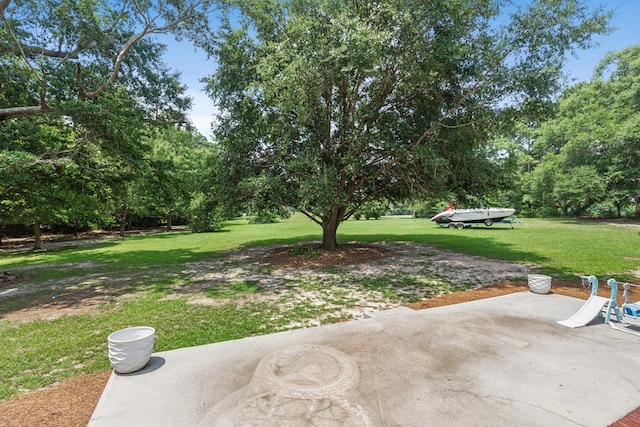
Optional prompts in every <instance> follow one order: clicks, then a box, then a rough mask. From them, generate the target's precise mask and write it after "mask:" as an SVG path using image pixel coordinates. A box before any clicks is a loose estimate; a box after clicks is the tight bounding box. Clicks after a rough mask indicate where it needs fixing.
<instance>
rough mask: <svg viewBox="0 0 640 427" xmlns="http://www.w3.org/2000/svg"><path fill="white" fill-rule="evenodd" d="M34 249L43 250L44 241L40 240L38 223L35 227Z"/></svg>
mask: <svg viewBox="0 0 640 427" xmlns="http://www.w3.org/2000/svg"><path fill="white" fill-rule="evenodd" d="M33 249H34V250H38V249H42V240H41V238H40V223H39V222H36V223H35V224H34V225H33Z"/></svg>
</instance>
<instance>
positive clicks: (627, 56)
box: [531, 45, 640, 218]
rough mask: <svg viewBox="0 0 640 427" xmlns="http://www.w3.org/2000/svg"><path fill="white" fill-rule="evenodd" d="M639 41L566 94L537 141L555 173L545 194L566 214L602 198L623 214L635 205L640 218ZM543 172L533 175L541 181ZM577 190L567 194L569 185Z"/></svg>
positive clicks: (544, 161) (543, 158) (535, 180)
mask: <svg viewBox="0 0 640 427" xmlns="http://www.w3.org/2000/svg"><path fill="white" fill-rule="evenodd" d="M639 93H640V45H636V46H632V47H629V48H627V49H624V50H622V51H619V52H612V53H609V54H607V55H606V56H605V58H603V60H602V61H601V62H600V64H599V65H598V67H597V68H596V70H595V73H594V77H593V78H592V79H591V81H589V82H584V83H580V84H578V85H576V86H574V87H572V88H570V89H568V90H567V91H565V93H564V94H563V95H562V97H561V98H560V99H559V101H558V106H557V114H556V116H555V117H554V118H553V119H552V120H549V121H548V122H546V123H545V124H544V125H543V126H542V127H541V129H540V132H539V137H538V138H537V140H536V143H535V150H536V151H537V153H538V157H539V159H540V164H539V165H538V166H537V168H536V169H540V170H547V171H550V172H553V173H554V174H555V175H556V176H557V180H553V181H551V182H549V183H548V184H549V185H547V187H548V188H547V189H546V191H545V192H546V193H547V194H548V195H551V194H555V195H556V196H557V197H556V200H555V203H556V204H558V205H559V206H561V207H562V208H563V213H564V214H568V213H569V211H571V212H570V213H572V214H574V215H580V214H581V213H583V211H584V209H585V208H586V207H589V206H591V205H593V204H594V203H595V202H603V203H605V204H608V205H609V206H612V207H614V209H615V210H616V212H617V215H618V216H620V215H621V210H622V208H624V207H629V206H630V205H633V206H634V208H633V209H634V212H635V217H636V218H640V150H639V149H638V147H640V98H639V96H638V94H639ZM543 176H544V174H543V173H536V170H534V173H533V175H532V179H531V181H532V183H533V184H534V186H535V185H538V184H539V182H538V181H539V180H540V178H542V177H543ZM570 188H571V189H572V190H570V191H568V192H567V190H568V189H570Z"/></svg>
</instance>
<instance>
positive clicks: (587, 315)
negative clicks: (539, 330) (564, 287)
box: [556, 295, 609, 328]
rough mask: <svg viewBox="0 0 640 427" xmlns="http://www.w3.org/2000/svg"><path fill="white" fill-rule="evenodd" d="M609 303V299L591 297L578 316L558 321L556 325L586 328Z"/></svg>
mask: <svg viewBox="0 0 640 427" xmlns="http://www.w3.org/2000/svg"><path fill="white" fill-rule="evenodd" d="M608 302H609V298H605V297H599V296H597V295H591V296H590V297H589V299H588V300H587V301H586V302H585V303H584V304H583V305H582V307H580V310H578V312H577V313H576V314H574V315H573V316H571V317H570V318H568V319H567V320H558V321H557V322H556V323H559V324H561V325H563V326H567V327H569V328H579V327H581V326H584V325H586V324H587V323H589V322H591V321H592V320H593V319H595V318H596V316H598V314H599V313H600V311H602V309H603V308H604V306H605V305H607V303H608Z"/></svg>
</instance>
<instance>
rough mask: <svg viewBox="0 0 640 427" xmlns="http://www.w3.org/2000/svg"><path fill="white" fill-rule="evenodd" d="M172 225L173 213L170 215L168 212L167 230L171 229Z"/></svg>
mask: <svg viewBox="0 0 640 427" xmlns="http://www.w3.org/2000/svg"><path fill="white" fill-rule="evenodd" d="M172 227H173V215H171V212H169V213H168V214H167V231H171V228H172Z"/></svg>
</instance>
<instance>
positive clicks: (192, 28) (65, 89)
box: [0, 0, 213, 121]
mask: <svg viewBox="0 0 640 427" xmlns="http://www.w3.org/2000/svg"><path fill="white" fill-rule="evenodd" d="M212 4H213V2H212V1H210V0H186V1H180V2H175V1H167V0H158V1H152V2H151V1H138V0H123V1H109V0H84V1H75V0H62V1H60V0H37V1H36V0H0V21H1V24H2V26H1V27H0V65H1V66H2V69H3V70H5V69H6V72H3V73H2V74H3V75H1V76H0V92H9V93H11V94H12V96H10V97H8V101H9V102H8V103H3V104H0V121H2V120H8V119H12V118H19V117H30V116H33V115H34V114H37V113H40V112H51V111H52V110H54V109H55V108H56V107H58V105H59V104H60V103H61V102H64V101H69V100H71V99H73V100H90V99H96V98H97V97H99V96H101V95H102V94H103V93H105V92H106V91H107V90H109V89H110V88H111V86H112V85H113V84H114V82H116V80H117V79H118V78H119V77H120V80H121V82H122V81H126V82H128V84H129V85H130V86H131V87H136V86H140V85H142V84H144V82H145V80H146V81H148V80H149V73H152V74H153V75H154V76H155V78H157V81H156V82H155V84H154V85H152V86H151V88H160V87H162V85H163V84H164V85H165V86H166V84H165V83H166V82H163V81H162V77H161V76H162V72H161V71H162V70H157V69H155V68H154V64H153V62H150V61H152V58H153V57H154V55H155V56H157V49H158V45H157V44H154V43H153V42H150V41H148V40H147V39H149V36H153V35H154V34H167V33H173V34H175V35H176V36H177V37H188V38H190V39H192V40H194V42H195V43H196V44H201V45H206V44H207V43H208V42H209V40H210V39H209V38H208V37H207V33H208V13H209V12H211V8H212ZM170 78H171V77H170ZM138 89H140V87H138ZM152 90H153V89H152ZM138 92H140V91H139V90H138ZM16 95H17V96H16Z"/></svg>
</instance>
